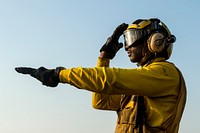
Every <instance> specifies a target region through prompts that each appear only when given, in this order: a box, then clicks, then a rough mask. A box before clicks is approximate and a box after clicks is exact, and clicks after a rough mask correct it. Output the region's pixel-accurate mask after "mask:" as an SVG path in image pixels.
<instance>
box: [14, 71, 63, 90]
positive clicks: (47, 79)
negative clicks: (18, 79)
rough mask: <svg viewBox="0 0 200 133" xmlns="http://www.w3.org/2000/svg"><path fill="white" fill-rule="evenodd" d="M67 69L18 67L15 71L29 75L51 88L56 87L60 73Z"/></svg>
mask: <svg viewBox="0 0 200 133" xmlns="http://www.w3.org/2000/svg"><path fill="white" fill-rule="evenodd" d="M63 69H65V68H63V67H57V68H56V69H46V68H44V67H40V68H38V69H35V68H30V67H16V68H15V70H16V71H17V72H18V73H22V74H29V75H30V76H32V77H34V78H36V79H37V80H39V81H41V82H42V84H43V85H46V86H49V87H56V86H57V85H58V83H59V82H60V80H59V73H60V71H61V70H63Z"/></svg>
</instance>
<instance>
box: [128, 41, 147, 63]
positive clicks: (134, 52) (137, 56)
mask: <svg viewBox="0 0 200 133" xmlns="http://www.w3.org/2000/svg"><path fill="white" fill-rule="evenodd" d="M138 43H141V44H137V45H136V46H135V45H131V46H129V47H128V48H126V51H127V53H128V57H129V58H130V61H131V62H139V61H140V60H141V59H142V57H143V56H142V50H143V46H144V42H138Z"/></svg>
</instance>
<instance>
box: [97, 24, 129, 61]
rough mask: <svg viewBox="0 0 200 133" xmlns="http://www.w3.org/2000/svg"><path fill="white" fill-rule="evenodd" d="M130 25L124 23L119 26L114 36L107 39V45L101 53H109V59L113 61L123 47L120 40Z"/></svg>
mask: <svg viewBox="0 0 200 133" xmlns="http://www.w3.org/2000/svg"><path fill="white" fill-rule="evenodd" d="M127 27H128V24H125V23H122V24H121V25H119V26H118V27H117V28H116V29H115V31H114V32H113V34H112V35H111V36H110V37H109V38H108V39H107V41H106V43H105V44H104V45H103V47H102V48H101V49H100V52H102V51H105V52H107V53H108V55H109V58H110V59H113V58H114V57H115V54H116V53H117V51H118V50H119V49H120V48H122V47H123V43H119V42H118V40H119V38H120V36H121V35H122V34H123V32H124V31H125V30H126V29H127Z"/></svg>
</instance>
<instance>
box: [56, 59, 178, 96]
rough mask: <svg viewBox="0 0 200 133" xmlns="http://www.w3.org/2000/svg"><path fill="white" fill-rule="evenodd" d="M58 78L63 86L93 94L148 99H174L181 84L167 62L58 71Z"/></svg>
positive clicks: (171, 66)
mask: <svg viewBox="0 0 200 133" xmlns="http://www.w3.org/2000/svg"><path fill="white" fill-rule="evenodd" d="M59 78H60V81H61V82H63V83H68V84H71V85H73V86H76V87H77V88H80V89H85V90H89V91H92V92H97V93H104V94H109V95H122V94H124V95H142V96H147V97H155V96H166V95H177V92H176V90H177V87H178V83H179V80H180V79H179V74H178V72H177V70H176V68H175V67H174V66H173V65H172V64H170V63H167V62H157V63H152V64H150V65H149V66H148V67H143V68H137V69H122V68H108V67H96V68H82V67H78V68H71V69H66V70H61V72H60V75H59Z"/></svg>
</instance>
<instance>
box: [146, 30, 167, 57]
mask: <svg viewBox="0 0 200 133" xmlns="http://www.w3.org/2000/svg"><path fill="white" fill-rule="evenodd" d="M166 45H167V43H166V37H165V35H164V34H162V33H161V32H154V33H152V34H151V35H150V37H149V38H148V40H147V46H148V49H149V51H150V52H152V53H159V52H162V51H163V50H164V48H165V46H166Z"/></svg>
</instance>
